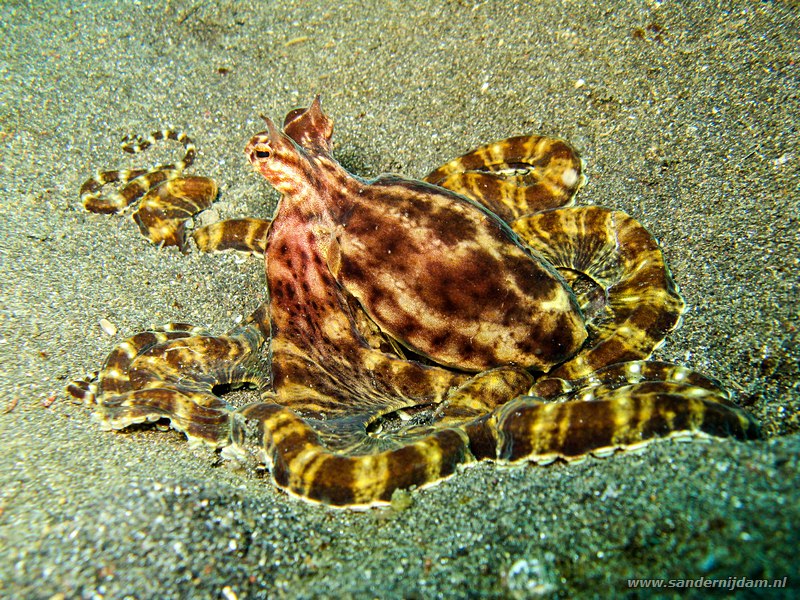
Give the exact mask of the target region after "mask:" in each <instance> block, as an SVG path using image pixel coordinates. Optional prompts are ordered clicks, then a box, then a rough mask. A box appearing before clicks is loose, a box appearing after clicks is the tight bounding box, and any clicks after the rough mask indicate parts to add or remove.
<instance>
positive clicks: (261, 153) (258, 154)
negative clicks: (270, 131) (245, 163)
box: [255, 150, 272, 158]
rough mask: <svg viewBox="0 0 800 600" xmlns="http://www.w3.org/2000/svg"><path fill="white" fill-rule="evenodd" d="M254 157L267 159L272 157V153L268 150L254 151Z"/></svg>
mask: <svg viewBox="0 0 800 600" xmlns="http://www.w3.org/2000/svg"><path fill="white" fill-rule="evenodd" d="M255 155H256V158H269V157H270V156H272V152H270V151H269V150H256V152H255Z"/></svg>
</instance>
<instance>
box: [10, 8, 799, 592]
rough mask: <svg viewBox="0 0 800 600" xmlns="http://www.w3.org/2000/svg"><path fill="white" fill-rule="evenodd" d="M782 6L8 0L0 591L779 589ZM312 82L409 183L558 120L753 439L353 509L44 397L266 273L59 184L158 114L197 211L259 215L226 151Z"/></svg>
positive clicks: (788, 224) (440, 489) (793, 264)
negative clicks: (670, 294)
mask: <svg viewBox="0 0 800 600" xmlns="http://www.w3.org/2000/svg"><path fill="white" fill-rule="evenodd" d="M412 4H413V5H414V7H413V8H412V7H411V5H412ZM798 14H800V13H799V11H798V4H797V2H743V1H742V2H728V1H719V2H678V1H665V2H626V1H617V2H597V3H590V2H577V1H576V2H532V3H526V4H519V5H518V6H516V7H514V8H509V5H508V4H506V3H499V2H498V3H492V2H446V3H440V2H433V1H429V0H423V1H417V2H414V3H401V2H391V1H389V2H375V3H374V4H372V5H368V6H366V7H365V6H364V4H362V3H340V2H327V1H323V2H316V3H305V2H296V3H266V2H265V3H256V2H220V3H213V2H194V1H178V2H169V3H165V4H162V3H146V2H88V3H74V5H73V3H69V2H31V3H26V2H13V1H10V2H3V3H2V5H0V29H1V30H2V36H0V56H1V58H0V60H1V61H2V62H1V63H0V70H1V71H2V78H3V83H2V88H0V94H2V102H0V149H1V150H0V152H2V155H1V157H0V185H1V186H2V196H1V197H0V268H1V269H2V287H0V361H1V362H2V375H0V411H4V414H0V444H2V446H1V447H0V449H1V450H2V451H1V452H0V486H1V487H0V596H2V597H9V598H51V597H52V598H123V597H130V598H148V597H159V598H190V597H191V598H223V597H224V598H234V597H237V598H266V597H287V598H293V597H301V598H324V597H339V598H351V597H352V598H368V597H407V598H433V597H517V598H524V597H534V596H535V595H536V594H537V593H538V592H543V593H544V594H545V595H549V596H551V597H564V598H566V597H607V596H610V595H613V596H621V597H624V596H628V597H645V596H647V595H649V594H645V593H643V592H636V591H634V590H631V589H629V588H628V586H627V579H628V578H633V577H637V578H650V577H659V578H690V579H698V578H701V577H705V578H706V579H727V578H729V577H736V578H740V577H748V578H768V579H773V578H783V577H787V578H788V579H787V581H788V586H789V588H787V589H784V590H777V591H772V592H771V594H772V596H773V597H780V596H786V597H788V596H790V595H791V594H792V593H794V594H797V593H798V588H800V573H798V564H800V561H798V557H797V551H798V547H800V526H798V523H800V492H799V491H798V490H799V489H800V481H799V478H798V450H800V437H799V436H798V430H800V418H798V400H799V399H800V390H798V360H799V357H798V333H797V328H798V304H799V303H800V298H799V297H798V245H799V244H798V237H799V235H800V234H798V232H799V231H800V227H798V197H799V196H800V193H799V188H798V185H799V183H800V176H798V172H799V170H798V167H799V165H800V135H798V123H799V118H798V115H800V86H798V62H799V61H800V47H799V46H798V41H797V40H798V39H800V27H798V24H799V22H800V18H799V17H798ZM316 93H322V95H323V103H324V106H325V109H326V110H327V111H328V112H329V114H330V115H331V116H332V117H333V118H334V120H335V122H336V143H337V150H336V152H337V155H338V157H339V158H340V160H341V161H342V162H343V163H344V164H345V165H346V166H347V167H348V168H350V169H351V170H353V171H354V172H356V173H359V174H361V175H373V174H377V173H379V172H382V171H394V172H401V173H404V174H408V175H412V176H421V175H423V174H424V173H426V172H428V171H429V170H430V169H432V168H433V167H435V166H437V165H438V164H440V163H441V162H443V161H444V160H446V159H449V158H451V157H454V156H457V155H458V154H461V153H463V152H465V151H467V150H469V149H470V148H472V147H474V146H476V145H478V144H480V143H482V142H486V141H490V140H493V139H499V138H503V137H506V136H509V135H516V134H524V133H531V132H542V133H547V134H552V135H556V136H560V137H563V138H565V139H568V140H570V141H571V142H572V143H573V144H574V145H575V146H576V147H577V148H578V149H579V150H580V152H581V153H582V155H583V157H584V158H585V160H586V165H587V168H586V172H587V175H588V178H589V182H588V185H587V186H586V187H585V188H584V189H583V190H582V191H581V193H580V196H579V199H578V203H579V204H590V203H591V204H599V205H604V206H609V207H613V208H618V209H621V210H624V211H627V212H628V213H630V214H631V215H633V216H634V217H636V218H637V219H639V220H640V221H641V222H643V223H644V224H645V225H646V226H647V227H648V228H649V229H650V230H651V231H652V232H653V233H654V234H655V235H656V236H657V237H658V238H659V240H660V241H661V242H662V244H663V247H664V251H665V254H666V257H667V259H668V261H669V264H670V265H671V268H672V271H673V274H674V276H675V279H676V280H677V281H678V282H679V284H680V285H681V287H682V290H683V293H684V295H685V297H686V300H687V303H688V305H689V307H690V308H689V311H688V312H687V314H686V315H685V319H684V324H683V327H682V328H681V329H680V330H678V331H676V332H675V333H673V334H672V335H671V336H670V337H669V338H668V340H667V342H666V344H665V345H664V346H663V347H662V348H661V349H660V350H659V351H658V352H657V354H656V356H657V357H658V358H660V359H665V360H671V361H675V362H679V363H681V364H684V365H687V366H690V367H692V368H695V369H697V370H700V371H702V372H704V373H707V374H710V375H713V376H715V377H717V378H719V379H720V380H721V381H722V382H723V383H724V384H725V386H726V387H727V388H729V389H730V390H732V391H733V392H734V399H735V401H736V402H738V403H739V404H741V405H743V406H745V407H746V408H747V410H749V411H751V412H752V414H753V415H755V416H756V417H757V418H758V419H759V420H760V421H761V423H762V425H763V429H764V432H765V433H766V435H767V439H766V440H765V441H759V442H752V443H740V442H734V441H727V440H720V441H715V442H713V443H691V444H685V443H684V444H680V443H677V442H664V443H658V444H652V445H650V446H649V447H648V448H646V449H645V451H644V452H642V453H639V454H617V455H615V456H613V457H611V458H607V459H602V460H601V459H593V458H592V459H589V460H587V461H586V462H584V463H583V464H580V465H564V464H555V465H551V466H549V467H531V466H523V467H518V468H506V469H499V468H497V467H495V466H493V465H491V464H483V465H480V466H477V467H475V468H472V469H468V470H466V471H464V472H461V473H459V474H458V475H457V476H456V477H454V478H452V479H450V480H449V481H447V482H445V483H443V484H441V485H439V486H437V487H434V488H432V489H429V490H424V491H421V492H417V493H414V495H413V500H414V503H413V505H412V506H411V507H410V508H408V509H407V510H404V511H400V512H394V511H387V510H384V511H378V510H373V511H369V512H366V513H353V512H346V511H345V512H342V511H333V510H329V509H325V508H322V507H318V506H312V505H307V504H304V503H302V502H299V501H297V500H294V499H291V498H289V497H287V496H286V495H285V494H283V493H281V492H279V491H277V490H276V489H275V488H274V487H273V486H272V485H271V484H270V483H269V480H268V478H266V477H265V476H264V474H263V473H261V472H259V471H258V470H257V469H255V468H247V469H244V470H239V471H234V470H231V469H229V468H226V467H225V466H224V465H222V464H221V461H220V460H218V459H217V458H216V457H215V456H214V455H213V453H212V452H211V451H208V450H202V449H201V450H191V449H190V448H189V447H188V445H187V444H186V443H185V441H184V439H183V436H182V435H180V434H177V433H176V432H173V431H164V430H163V428H160V429H157V428H138V429H136V430H135V431H132V432H129V433H127V434H112V433H104V432H101V431H100V430H99V429H98V428H97V426H96V425H95V424H94V423H92V421H91V419H90V412H89V410H88V409H86V408H84V407H82V406H80V405H77V404H74V403H72V402H70V401H69V400H67V399H66V398H65V396H64V394H63V392H62V389H63V386H64V384H65V383H66V381H67V380H68V378H70V377H74V376H79V375H82V374H83V373H85V372H87V371H90V370H92V369H96V368H98V367H99V365H100V364H101V361H102V360H103V358H104V357H105V356H106V354H107V353H108V352H109V350H110V349H111V347H112V345H113V344H114V343H115V342H117V341H120V340H121V339H123V338H124V337H126V336H128V335H130V334H132V333H134V332H136V331H139V330H142V329H144V328H146V327H147V326H148V325H150V324H151V323H164V322H169V321H185V322H192V323H196V324H202V325H205V326H207V327H209V328H211V329H212V330H214V331H217V332H224V331H225V330H227V329H228V328H229V327H230V326H231V325H232V324H233V323H234V322H235V320H236V319H237V318H240V317H241V316H243V315H246V314H248V313H249V312H250V311H251V310H252V309H253V308H255V306H256V305H257V304H258V302H259V301H260V300H261V299H263V295H264V282H263V275H262V265H261V263H260V261H259V260H257V259H255V258H252V257H248V258H246V259H245V258H244V257H243V256H236V255H232V254H227V255H201V254H200V253H198V252H197V251H196V249H194V250H193V251H192V252H190V253H189V254H188V255H185V256H184V255H181V254H180V253H179V252H177V251H176V250H174V249H170V250H159V249H157V248H155V247H153V246H151V245H150V244H149V243H148V242H147V241H146V240H145V239H144V238H143V237H141V236H140V235H139V233H138V231H137V229H136V227H135V225H134V224H133V222H132V221H130V219H128V218H123V217H118V216H112V217H108V216H102V215H93V214H88V213H86V212H84V211H83V209H82V208H81V205H80V202H79V200H78V193H77V191H78V188H79V187H80V185H81V183H82V181H83V180H84V179H85V178H87V177H88V176H89V175H91V174H92V173H93V172H94V171H95V170H97V169H100V168H111V167H116V166H124V165H127V166H133V165H136V164H143V163H144V164H152V162H153V161H154V160H155V158H154V157H158V152H154V153H153V157H150V156H148V155H143V156H140V157H138V158H137V159H131V158H130V157H127V156H125V155H123V154H122V153H121V152H120V150H119V147H118V140H119V139H120V138H121V137H122V136H123V135H124V134H127V133H145V132H147V131H150V130H153V129H157V128H160V127H162V126H164V125H165V124H172V125H174V126H176V127H180V128H185V129H186V130H187V131H189V132H191V134H192V135H193V137H194V138H195V139H196V140H197V143H198V146H199V148H200V153H199V156H198V159H197V161H196V163H195V167H194V168H193V171H192V172H193V173H197V174H203V175H207V176H210V177H214V178H215V179H216V180H217V181H218V182H219V185H220V189H221V193H220V198H219V200H218V202H217V204H216V205H215V208H214V210H215V211H216V213H215V216H217V217H219V218H228V217H234V216H241V215H260V216H263V217H267V216H269V215H270V212H271V207H272V206H273V205H274V201H275V195H274V194H273V193H272V192H271V191H269V188H268V185H267V184H266V182H265V181H263V180H262V179H261V178H260V177H259V176H258V175H257V174H255V173H254V172H253V171H252V169H251V168H250V167H249V165H248V164H247V163H246V161H245V159H244V156H243V154H242V149H243V147H244V144H245V142H246V141H247V140H248V139H249V137H250V136H251V135H252V134H253V133H255V132H256V131H259V130H260V129H262V123H261V121H260V119H259V117H258V115H259V113H261V112H263V113H265V114H267V115H271V116H272V117H273V118H276V119H280V118H282V116H283V114H284V113H285V112H286V111H288V110H289V109H291V108H294V107H297V106H304V105H307V103H308V102H309V101H310V99H311V98H312V97H313V95H314V94H316ZM170 150H171V152H166V151H165V152H164V153H163V156H165V157H166V156H170V157H172V156H176V153H178V151H177V150H176V149H174V148H171V149H170ZM101 318H105V319H108V320H109V321H110V322H112V323H113V324H114V325H115V326H116V327H117V328H118V333H117V334H116V336H113V337H110V336H108V335H107V334H106V333H104V332H103V331H102V330H101V329H100V327H99V326H98V321H99V319H101ZM53 399H54V401H53ZM790 588H793V591H792V589H790ZM672 592H673V593H674V594H675V595H676V596H677V595H679V594H678V591H677V590H672ZM705 593H708V591H706V592H705ZM725 594H731V592H725ZM738 594H739V595H740V596H745V597H756V594H755V593H747V592H745V591H739V592H738ZM762 594H763V593H762ZM667 595H670V594H667ZM690 595H694V596H699V595H700V593H699V592H695V593H694V594H690ZM723 595H724V594H723V593H719V592H718V593H717V597H722V596H723Z"/></svg>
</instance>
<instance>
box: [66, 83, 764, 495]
mask: <svg viewBox="0 0 800 600" xmlns="http://www.w3.org/2000/svg"><path fill="white" fill-rule="evenodd" d="M265 120H266V124H267V130H266V131H264V132H262V133H259V134H257V135H255V136H254V137H253V138H252V139H251V140H250V142H249V143H248V144H247V147H246V150H245V153H246V155H247V158H248V160H249V161H250V163H252V165H253V166H254V167H255V169H256V170H257V171H258V172H260V173H261V174H262V175H263V176H264V177H265V178H266V179H267V181H268V182H269V183H270V184H271V185H272V186H273V187H275V188H276V189H277V190H278V191H279V192H280V193H281V194H282V197H281V199H280V202H279V204H278V207H277V209H276V211H275V215H274V217H273V219H272V220H271V222H269V221H263V220H258V219H238V220H232V221H222V222H219V223H215V224H212V225H209V226H206V227H203V228H200V229H197V230H196V231H195V232H194V234H193V238H194V240H195V242H196V243H197V245H198V247H199V248H200V249H201V250H203V251H213V250H225V249H231V248H233V249H238V250H246V251H252V252H256V253H260V254H263V255H264V256H265V265H266V281H267V288H268V300H267V301H266V302H264V303H263V304H262V305H261V306H259V307H258V308H257V309H256V310H255V312H254V313H253V314H252V315H251V316H250V317H249V318H247V319H246V320H245V321H244V322H243V323H242V324H241V325H239V326H237V327H235V328H234V329H233V330H232V331H230V332H229V333H227V334H226V335H221V336H215V335H212V334H210V333H209V332H206V331H204V330H202V329H200V328H197V327H193V326H191V325H186V324H171V325H167V326H164V327H161V328H154V329H152V330H151V331H146V332H143V333H139V334H137V335H135V336H133V337H131V338H129V339H127V340H126V341H124V342H122V343H121V344H119V345H118V346H117V347H116V348H114V350H113V351H112V352H111V354H110V355H109V357H108V359H107V360H106V363H105V365H104V367H103V368H102V370H101V371H100V373H99V374H98V375H96V377H95V378H94V379H89V380H78V381H75V382H72V383H71V384H70V385H69V386H68V391H69V392H70V393H71V394H72V395H73V396H75V397H77V398H80V399H82V400H83V401H85V403H87V404H89V405H91V406H93V407H94V409H95V418H96V419H97V420H98V421H99V422H100V424H101V425H102V426H103V428H105V429H123V428H125V427H127V426H129V425H132V424H134V423H142V422H151V421H158V420H160V419H168V420H169V421H170V423H171V425H172V427H173V428H175V429H177V430H179V431H182V432H183V433H185V434H186V436H187V437H188V438H189V440H190V441H192V442H195V443H198V442H204V443H206V444H209V445H211V446H213V447H216V448H222V449H223V450H224V452H227V453H229V454H231V455H235V454H236V453H237V452H238V453H241V452H242V447H243V446H242V445H243V444H244V441H245V437H246V435H245V431H246V430H245V427H244V421H245V420H247V419H254V420H256V421H257V422H258V424H259V436H260V444H261V446H262V448H263V456H264V460H265V462H266V464H267V465H268V467H269V469H270V472H271V476H272V478H273V480H274V482H275V484H276V485H277V486H278V487H280V488H282V489H284V490H286V491H287V492H289V493H290V494H292V495H295V496H297V497H299V498H301V499H303V500H306V501H313V502H320V503H324V504H327V505H332V506H340V507H350V508H359V507H367V506H376V505H381V504H387V503H389V502H390V501H391V500H392V496H393V493H395V492H396V491H398V490H407V489H409V488H415V487H423V486H427V485H430V484H433V483H436V482H439V481H441V480H442V479H444V478H447V477H448V476H450V475H452V474H453V473H455V472H456V470H457V469H458V468H459V466H462V465H467V464H469V463H474V462H476V461H481V460H489V461H495V462H497V463H505V464H507V463H520V462H523V461H527V462H532V463H538V464H546V463H550V462H552V461H555V460H563V461H567V462H573V461H576V460H580V459H583V458H585V457H587V456H588V455H594V456H607V455H610V454H612V453H613V452H615V451H616V450H632V449H637V448H640V447H642V446H644V445H645V444H647V443H649V442H650V441H652V440H654V439H657V438H677V439H688V438H694V437H735V438H739V439H748V438H755V437H758V436H759V428H758V425H757V423H756V422H755V421H754V419H753V418H752V417H751V416H749V415H748V413H747V412H745V411H744V410H742V409H740V408H739V407H737V406H736V405H735V404H734V403H732V402H731V401H730V400H729V397H728V393H727V392H726V391H724V390H723V389H722V388H721V387H720V385H719V384H718V383H717V382H716V381H714V380H713V379H711V378H708V377H705V376H703V375H701V374H699V373H696V372H694V371H692V370H690V369H688V368H685V367H682V366H678V365H674V364H668V363H665V362H655V361H648V360H646V359H647V358H648V357H649V356H650V354H651V353H652V352H653V350H654V349H655V348H657V347H658V346H659V345H660V344H661V343H662V341H663V339H664V337H665V336H666V335H667V333H669V332H670V331H671V330H673V329H674V328H675V327H676V326H677V325H678V324H679V322H680V319H681V314H682V311H683V308H684V302H683V299H682V298H681V296H680V294H679V290H678V287H677V285H676V284H675V283H674V282H673V280H672V278H671V276H670V273H669V270H668V268H667V266H666V264H665V262H664V258H663V256H662V253H661V250H660V248H659V246H658V244H657V242H656V241H655V239H654V238H653V236H652V235H650V233H649V232H648V231H647V230H646V229H645V228H644V227H643V226H642V225H640V224H639V223H638V222H637V221H636V220H634V219H633V218H631V217H630V216H628V215H627V214H625V213H622V212H619V211H615V210H610V209H607V208H601V207H598V206H582V207H573V206H571V204H572V202H573V198H574V195H575V193H576V192H577V190H578V189H579V188H580V187H581V185H582V183H583V181H584V177H583V175H582V173H581V171H582V162H581V160H580V158H579V157H578V156H577V154H576V153H575V151H574V150H573V149H572V148H571V147H570V146H569V145H568V144H566V143H565V142H563V141H561V140H557V139H553V138H548V137H541V136H524V137H513V138H509V139H506V140H503V141H500V142H495V143H492V144H488V145H485V146H482V147H480V148H478V149H476V150H474V151H473V152H470V153H469V154H466V155H464V156H462V157H460V158H457V159H455V160H453V161H451V162H449V163H447V164H445V165H444V166H442V167H440V168H438V169H436V170H435V171H433V172H432V173H430V174H429V175H428V176H426V177H425V178H424V179H423V180H421V181H420V180H414V179H407V178H404V177H399V176H395V175H382V176H380V177H378V178H377V179H373V180H366V179H362V178H360V177H356V176H354V175H352V174H350V173H349V172H347V171H346V170H345V169H344V168H343V167H342V166H341V165H340V164H339V163H338V162H337V161H336V160H335V159H334V158H333V156H332V142H331V136H332V133H333V123H332V120H331V119H330V118H329V117H328V116H327V115H326V114H325V113H324V112H323V111H322V108H321V105H320V102H319V97H317V98H316V99H315V100H314V102H313V103H312V104H311V106H310V107H309V108H307V109H297V110H293V111H292V112H290V113H289V114H288V115H287V116H286V119H285V122H284V125H283V128H282V129H280V128H278V127H277V126H276V125H275V124H273V122H272V121H271V120H270V119H268V118H265ZM163 138H170V139H175V140H178V141H180V142H181V143H183V144H184V146H185V147H186V151H187V152H186V157H185V158H184V160H183V161H181V162H180V163H178V164H176V165H166V166H162V167H158V168H156V169H151V170H148V171H144V170H141V171H127V172H121V171H110V172H105V173H100V174H99V175H98V176H96V177H94V178H92V179H90V180H89V181H87V182H86V184H84V187H83V189H82V190H81V193H82V196H83V199H84V205H85V206H86V208H87V209H89V210H93V211H96V212H117V211H119V210H122V209H124V208H125V207H127V206H128V205H129V204H131V203H132V202H134V201H135V200H136V199H138V198H139V197H140V196H142V195H144V199H143V200H142V203H141V206H140V208H139V209H138V210H137V212H136V213H135V214H134V218H135V220H136V221H137V223H138V224H139V226H140V228H141V229H142V232H143V233H144V234H145V235H147V236H148V237H149V238H150V239H151V240H152V241H154V242H156V243H159V244H165V245H166V244H173V245H177V246H179V247H180V248H181V249H183V250H185V249H186V247H187V242H186V239H185V227H184V225H185V221H186V220H187V218H188V217H190V216H191V215H193V214H194V213H196V212H198V211H200V210H202V209H204V208H206V207H207V206H209V205H210V203H211V202H212V201H213V199H214V197H215V195H216V185H215V184H214V182H213V181H211V180H210V179H207V178H202V177H187V176H185V174H184V169H185V168H186V167H187V166H188V165H189V164H191V161H192V159H193V158H194V155H195V150H194V145H193V144H192V142H191V140H189V139H188V138H187V137H186V136H185V135H184V134H180V135H178V134H175V133H173V132H171V131H164V132H159V133H156V134H154V135H153V136H151V139H150V140H143V139H138V140H134V141H128V142H127V144H126V146H125V148H126V149H127V150H128V151H130V152H136V151H139V150H141V149H143V148H145V147H146V146H147V145H148V144H150V143H152V142H154V141H157V140H159V139H163ZM113 181H118V182H123V183H125V184H127V185H126V187H124V188H123V189H122V190H121V191H119V192H115V193H113V194H110V195H106V196H103V195H101V194H100V188H102V187H103V186H104V185H105V184H106V183H109V182H113ZM244 384H250V385H251V386H254V387H256V388H257V389H258V391H259V394H260V401H258V402H254V403H252V404H249V405H247V406H244V407H240V408H236V407H234V406H231V405H230V404H229V403H228V402H226V401H225V400H224V399H223V398H222V397H221V396H220V395H219V394H218V393H217V392H218V391H219V390H221V389H224V388H227V387H230V386H238V385H244Z"/></svg>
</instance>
